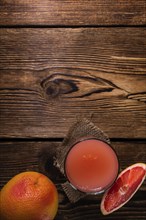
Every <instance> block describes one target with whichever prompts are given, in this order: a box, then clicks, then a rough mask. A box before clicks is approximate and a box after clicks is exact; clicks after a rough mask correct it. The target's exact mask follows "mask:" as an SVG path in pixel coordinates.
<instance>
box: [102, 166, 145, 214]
mask: <svg viewBox="0 0 146 220" xmlns="http://www.w3.org/2000/svg"><path fill="white" fill-rule="evenodd" d="M145 176H146V164H144V163H136V164H133V165H131V166H129V167H127V168H126V169H125V170H123V171H122V172H121V173H120V174H119V176H118V178H117V180H116V181H115V183H114V184H113V185H112V187H111V188H110V189H108V190H107V191H106V192H105V194H104V196H103V198H102V201H101V206H100V208H101V212H102V214H103V215H108V214H110V213H112V212H114V211H116V210H117V209H119V208H120V207H122V206H123V205H124V204H125V203H127V202H128V201H129V200H130V199H131V198H132V196H133V195H134V194H135V193H136V191H137V190H138V189H139V187H140V186H141V184H142V183H143V181H144V179H145Z"/></svg>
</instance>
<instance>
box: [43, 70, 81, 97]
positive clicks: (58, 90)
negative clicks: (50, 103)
mask: <svg viewBox="0 0 146 220" xmlns="http://www.w3.org/2000/svg"><path fill="white" fill-rule="evenodd" d="M41 86H42V87H43V89H45V92H46V94H47V95H48V96H49V97H52V98H55V97H59V96H62V95H64V94H69V93H72V92H75V91H77V90H78V87H77V86H76V84H75V82H74V81H73V80H71V79H68V78H67V79H66V78H65V76H64V75H63V74H54V75H51V76H50V77H48V78H46V79H45V80H43V81H42V83H41Z"/></svg>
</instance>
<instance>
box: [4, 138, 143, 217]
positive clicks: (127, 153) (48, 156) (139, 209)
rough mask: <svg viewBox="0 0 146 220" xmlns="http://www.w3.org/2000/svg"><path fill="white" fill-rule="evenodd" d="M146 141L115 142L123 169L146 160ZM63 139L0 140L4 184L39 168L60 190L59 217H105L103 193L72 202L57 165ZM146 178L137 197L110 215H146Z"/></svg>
mask: <svg viewBox="0 0 146 220" xmlns="http://www.w3.org/2000/svg"><path fill="white" fill-rule="evenodd" d="M145 144H146V142H142V141H137V142H135V141H131V142H128V141H127V142H112V145H113V147H114V149H115V150H116V152H117V154H118V157H119V160H120V167H121V169H122V170H123V169H124V168H126V167H127V166H129V165H131V164H133V163H136V162H145V161H146V151H145ZM59 145H60V142H47V141H46V142H1V143H0V187H2V186H3V185H4V184H5V183H6V182H7V181H8V180H9V179H10V178H12V177H13V176H14V175H16V174H18V173H19V172H23V171H30V170H33V171H39V172H42V173H44V174H45V175H47V176H48V177H50V178H51V179H52V180H53V182H54V183H55V184H56V186H57V189H58V192H59V211H58V215H57V217H56V220H59V219H61V220H67V219H71V220H79V219H80V220H81V219H87V220H94V219H99V220H102V219H105V217H103V216H102V215H101V213H100V210H99V205H100V199H101V196H88V197H87V198H84V199H82V200H81V201H79V202H77V203H76V204H71V203H70V202H69V201H68V199H67V197H66V195H65V193H64V192H63V190H62V188H61V186H60V184H61V183H63V182H64V181H65V178H64V177H63V176H62V174H60V172H59V171H58V170H57V169H56V168H55V167H54V166H53V156H54V155H55V152H56V149H57V146H59ZM145 194H146V182H144V184H143V185H142V186H141V188H140V190H139V191H138V192H137V193H136V194H135V195H134V197H133V198H132V199H131V200H130V201H129V202H128V203H127V204H126V205H125V206H124V207H123V208H121V209H120V210H119V211H117V212H115V213H114V214H112V215H110V216H106V219H113V220H114V219H115V220H117V219H119V220H123V219H126V220H128V219H131V220H132V219H133V220H134V219H135V220H140V219H145V217H146V210H145V206H146V200H145Z"/></svg>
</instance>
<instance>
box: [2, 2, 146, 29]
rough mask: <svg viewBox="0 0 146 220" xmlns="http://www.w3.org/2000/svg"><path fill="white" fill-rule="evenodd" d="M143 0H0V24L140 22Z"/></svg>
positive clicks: (135, 23)
mask: <svg viewBox="0 0 146 220" xmlns="http://www.w3.org/2000/svg"><path fill="white" fill-rule="evenodd" d="M145 12H146V8H145V0H139V1H136V0H127V1H124V0H119V1H116V0H112V1H109V0H84V1H83V0H78V1H77V0H68V1H58V0H54V1H51V0H42V1H41V2H40V0H35V1H32V0H13V1H10V0H1V1H0V18H1V19H0V25H51V26H52V25H57V26H60V25H65V26H67V25H73V26H83V25H143V24H146V18H145Z"/></svg>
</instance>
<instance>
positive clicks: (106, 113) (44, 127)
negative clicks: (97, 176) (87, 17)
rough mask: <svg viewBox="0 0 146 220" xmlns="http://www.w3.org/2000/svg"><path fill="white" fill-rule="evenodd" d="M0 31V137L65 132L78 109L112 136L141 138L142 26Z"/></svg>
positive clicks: (145, 90) (144, 95) (145, 96)
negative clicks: (0, 127) (0, 113)
mask: <svg viewBox="0 0 146 220" xmlns="http://www.w3.org/2000/svg"><path fill="white" fill-rule="evenodd" d="M0 33H1V46H0V60H1V64H0V68H1V75H2V77H1V80H0V81H1V82H0V86H1V89H0V98H1V103H0V105H1V112H2V118H1V124H2V125H3V128H2V129H1V131H0V136H1V137H46V138H47V137H50V138H51V137H64V136H65V134H66V132H67V130H68V128H69V126H70V124H72V123H73V121H74V120H75V119H76V117H77V116H78V114H79V113H80V114H82V115H85V116H86V117H89V116H90V114H91V113H93V120H94V123H96V124H97V125H99V127H101V128H102V129H103V130H104V131H105V132H107V133H108V134H109V135H110V137H112V138H119V137H120V138H127V137H128V138H144V137H145V129H146V127H145V122H146V120H145V101H146V86H145V85H146V75H145V68H146V58H145V50H144V46H145V43H146V42H145V37H144V36H145V35H146V31H145V29H144V28H130V29H129V28H109V29H108V28H100V29H98V28H97V29H96V28H85V29H84V28H80V29H76V28H75V29H65V28H63V29H62V28H61V29H48V28H47V29H42V28H41V29H10V30H9V29H1V30H0ZM16 41H17V42H19V43H16ZM40 115H41V117H40ZM14 121H15V123H14ZM107 125H110V126H107ZM11 126H13V129H11ZM131 128H132V129H131Z"/></svg>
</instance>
